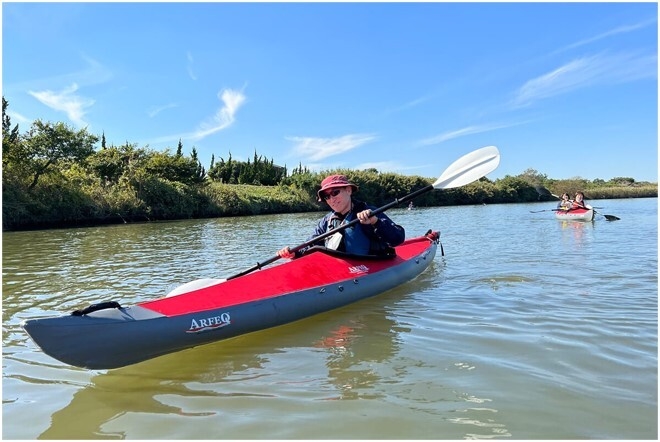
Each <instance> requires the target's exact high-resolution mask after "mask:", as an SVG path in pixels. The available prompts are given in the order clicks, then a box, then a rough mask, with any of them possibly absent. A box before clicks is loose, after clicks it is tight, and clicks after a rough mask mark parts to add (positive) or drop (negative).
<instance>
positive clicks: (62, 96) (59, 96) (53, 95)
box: [29, 83, 95, 127]
mask: <svg viewBox="0 0 660 442" xmlns="http://www.w3.org/2000/svg"><path fill="white" fill-rule="evenodd" d="M77 90H78V85H77V84H76V83H74V84H72V85H71V86H69V87H68V88H65V89H64V90H62V91H61V92H53V91H50V90H45V91H29V94H30V95H32V96H33V97H34V98H36V99H37V100H39V101H40V102H41V103H43V104H45V105H46V106H48V107H50V108H51V109H54V110H56V111H61V112H64V113H66V115H67V117H68V118H69V120H71V121H72V122H73V123H74V124H75V125H76V126H78V127H84V126H87V123H86V122H85V121H84V120H83V117H84V116H85V113H86V111H85V109H86V108H88V107H90V106H92V105H93V104H94V103H95V101H94V100H92V99H91V98H85V97H81V96H79V95H76V94H74V92H76V91H77Z"/></svg>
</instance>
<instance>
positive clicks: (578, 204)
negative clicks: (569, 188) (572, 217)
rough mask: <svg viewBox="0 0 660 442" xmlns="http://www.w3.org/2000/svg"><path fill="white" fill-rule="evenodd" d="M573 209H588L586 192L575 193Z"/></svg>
mask: <svg viewBox="0 0 660 442" xmlns="http://www.w3.org/2000/svg"><path fill="white" fill-rule="evenodd" d="M571 208H572V209H587V206H586V204H585V202H584V193H582V192H577V193H576V194H575V200H574V201H573V206H572V207H571Z"/></svg>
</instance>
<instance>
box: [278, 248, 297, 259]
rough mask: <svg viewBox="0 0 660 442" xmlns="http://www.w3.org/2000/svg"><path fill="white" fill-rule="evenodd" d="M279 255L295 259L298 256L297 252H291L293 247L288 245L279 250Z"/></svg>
mask: <svg viewBox="0 0 660 442" xmlns="http://www.w3.org/2000/svg"><path fill="white" fill-rule="evenodd" d="M277 256H279V257H280V258H285V259H293V258H294V257H295V256H296V254H295V253H291V249H290V248H289V246H286V247H284V248H283V249H281V250H279V251H278V252H277Z"/></svg>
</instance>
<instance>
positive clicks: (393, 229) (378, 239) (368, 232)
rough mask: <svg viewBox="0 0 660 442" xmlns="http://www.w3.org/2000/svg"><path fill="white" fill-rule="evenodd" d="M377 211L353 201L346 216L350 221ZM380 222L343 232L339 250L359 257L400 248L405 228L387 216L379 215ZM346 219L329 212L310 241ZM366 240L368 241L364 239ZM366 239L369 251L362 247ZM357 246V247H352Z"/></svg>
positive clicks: (317, 226) (404, 236) (320, 242)
mask: <svg viewBox="0 0 660 442" xmlns="http://www.w3.org/2000/svg"><path fill="white" fill-rule="evenodd" d="M366 209H370V210H375V209H376V207H373V206H369V205H367V204H366V203H364V202H362V201H357V200H353V207H352V209H351V211H350V212H349V213H348V214H347V215H346V217H347V218H348V219H349V221H352V220H354V219H357V214H358V213H359V212H362V211H363V210H366ZM376 217H377V218H378V222H376V224H373V225H371V224H362V223H358V224H355V225H353V226H351V227H349V228H347V229H344V230H343V231H342V233H343V237H344V238H343V239H342V241H341V243H340V245H339V247H338V248H337V250H339V251H341V252H346V253H355V254H359V255H364V254H370V255H380V254H384V253H387V252H388V251H391V248H392V247H394V246H398V245H399V244H401V243H402V242H403V241H405V239H406V232H405V230H404V228H403V227H401V226H399V225H398V224H395V223H394V221H392V220H391V219H390V218H389V217H388V216H387V215H385V214H384V213H379V214H378V215H376ZM343 219H344V217H343V216H342V215H340V214H339V213H336V212H329V213H328V214H326V215H325V216H324V217H323V218H321V220H320V221H319V222H318V224H317V225H316V228H315V229H314V234H313V235H312V236H310V237H309V238H308V241H309V240H311V239H313V238H315V237H317V236H319V235H322V234H324V233H325V232H327V231H328V230H330V229H332V228H335V227H336V226H337V225H339V224H341V222H342V220H343ZM364 238H366V239H364ZM362 239H364V240H365V241H368V251H366V250H364V247H362V246H360V243H361V241H362ZM324 241H327V239H322V240H320V241H319V242H318V244H315V245H323V244H324ZM351 244H356V246H353V247H352V246H351Z"/></svg>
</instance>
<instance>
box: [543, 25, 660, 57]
mask: <svg viewBox="0 0 660 442" xmlns="http://www.w3.org/2000/svg"><path fill="white" fill-rule="evenodd" d="M654 23H657V20H656V19H655V18H653V19H650V20H646V21H643V22H639V23H635V24H632V25H624V26H619V27H618V28H614V29H610V30H609V31H606V32H603V33H600V34H598V35H596V36H594V37H590V38H585V39H584V40H580V41H578V42H575V43H572V44H570V45H568V46H565V47H563V48H561V49H559V50H557V51H555V52H554V53H558V52H563V51H567V50H569V49H573V48H577V47H580V46H584V45H587V44H589V43H593V42H595V41H599V40H602V39H604V38H607V37H611V36H613V35H618V34H625V33H627V32H633V31H636V30H638V29H643V28H645V27H647V26H650V25H652V24H654Z"/></svg>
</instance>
